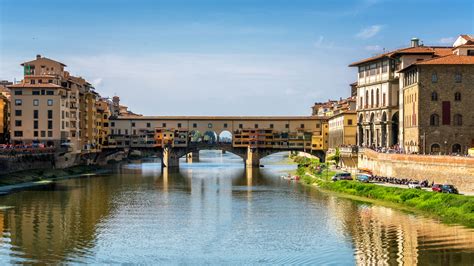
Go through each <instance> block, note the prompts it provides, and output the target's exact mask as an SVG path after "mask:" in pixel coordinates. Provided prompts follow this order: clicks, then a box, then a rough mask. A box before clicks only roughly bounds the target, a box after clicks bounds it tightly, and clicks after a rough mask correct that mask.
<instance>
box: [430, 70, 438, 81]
mask: <svg viewBox="0 0 474 266" xmlns="http://www.w3.org/2000/svg"><path fill="white" fill-rule="evenodd" d="M431 82H433V83H436V82H438V74H436V72H434V73H433V74H431Z"/></svg>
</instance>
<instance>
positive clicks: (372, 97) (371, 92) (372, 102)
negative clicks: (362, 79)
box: [370, 90, 374, 107]
mask: <svg viewBox="0 0 474 266" xmlns="http://www.w3.org/2000/svg"><path fill="white" fill-rule="evenodd" d="M370 107H374V90H371V91H370Z"/></svg>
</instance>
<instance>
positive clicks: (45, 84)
mask: <svg viewBox="0 0 474 266" xmlns="http://www.w3.org/2000/svg"><path fill="white" fill-rule="evenodd" d="M7 87H8V88H12V89H15V88H33V89H34V88H63V87H61V86H59V85H56V84H53V83H38V84H26V83H18V84H14V85H9V86H7Z"/></svg>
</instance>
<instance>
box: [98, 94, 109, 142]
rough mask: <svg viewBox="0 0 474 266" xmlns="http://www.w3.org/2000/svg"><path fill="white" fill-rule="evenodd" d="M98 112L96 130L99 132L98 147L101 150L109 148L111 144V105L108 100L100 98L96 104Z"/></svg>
mask: <svg viewBox="0 0 474 266" xmlns="http://www.w3.org/2000/svg"><path fill="white" fill-rule="evenodd" d="M96 110H97V113H96V128H97V131H98V136H97V145H98V149H99V150H100V149H102V148H103V147H107V146H108V144H109V143H108V139H109V134H110V127H109V118H110V116H111V112H110V103H109V102H108V101H107V99H104V98H100V99H99V100H98V101H97V102H96Z"/></svg>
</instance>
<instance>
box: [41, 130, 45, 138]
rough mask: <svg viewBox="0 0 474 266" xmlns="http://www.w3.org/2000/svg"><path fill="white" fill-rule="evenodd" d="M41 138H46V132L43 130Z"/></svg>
mask: <svg viewBox="0 0 474 266" xmlns="http://www.w3.org/2000/svg"><path fill="white" fill-rule="evenodd" d="M41 137H42V138H44V137H46V131H44V130H41Z"/></svg>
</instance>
